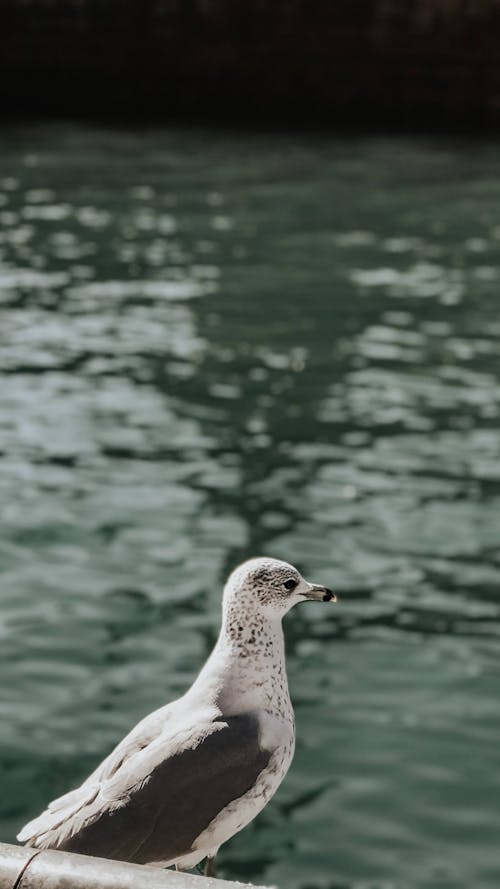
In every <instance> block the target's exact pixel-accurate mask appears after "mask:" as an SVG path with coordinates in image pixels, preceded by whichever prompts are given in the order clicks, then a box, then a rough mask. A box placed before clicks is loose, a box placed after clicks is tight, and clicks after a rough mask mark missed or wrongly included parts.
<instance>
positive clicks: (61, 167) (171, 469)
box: [0, 127, 500, 889]
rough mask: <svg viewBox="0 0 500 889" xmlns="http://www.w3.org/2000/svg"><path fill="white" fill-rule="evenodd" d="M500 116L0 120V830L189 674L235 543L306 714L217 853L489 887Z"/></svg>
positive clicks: (401, 880) (257, 873)
mask: <svg viewBox="0 0 500 889" xmlns="http://www.w3.org/2000/svg"><path fill="white" fill-rule="evenodd" d="M499 173H500V166H499V163H498V160H497V157H496V152H495V150H494V149H492V148H489V147H488V146H484V147H483V148H478V147H477V146H475V148H474V150H472V149H469V148H467V146H451V145H444V144H435V145H432V144H423V143H422V144H419V145H411V144H409V143H403V142H391V141H386V142H382V141H376V140H373V141H357V142H352V143H348V142H340V141H333V140H330V141H329V140H313V139H310V140H307V139H299V138H291V139H290V138H289V139H285V138H281V139H273V138H271V137H259V138H258V137H252V138H247V139H243V138H242V139H228V138H227V137H224V136H222V135H214V134H208V133H200V134H196V133H189V134H187V133H174V134H161V133H151V134H149V135H144V136H141V137H139V136H134V135H133V134H127V133H101V132H99V131H97V130H90V129H84V128H81V129H76V128H74V129H70V128H42V127H35V128H32V129H25V130H24V131H20V130H17V131H15V130H11V131H7V133H6V135H5V136H4V142H3V148H2V149H1V153H0V180H1V181H0V223H1V231H0V305H1V313H2V324H1V328H0V337H1V360H2V367H3V378H2V387H1V390H0V424H1V429H2V436H1V448H2V459H1V461H0V486H1V503H2V531H3V533H2V539H1V542H0V558H1V565H2V572H3V578H2V580H3V582H2V606H3V607H2V609H1V613H0V639H1V640H2V647H1V653H0V658H1V661H2V676H3V681H2V691H1V700H2V712H3V719H2V725H1V729H0V770H1V771H2V779H3V786H4V794H3V802H2V806H1V810H0V814H1V824H2V828H3V830H2V838H3V839H5V840H6V841H9V840H12V839H13V836H14V833H15V830H16V828H17V827H18V826H19V825H20V824H21V823H22V822H23V821H24V820H25V819H26V818H27V817H29V816H30V815H32V814H33V813H34V812H36V811H37V809H39V808H40V807H41V806H42V805H44V804H45V802H46V801H47V799H49V798H51V797H53V796H54V795H56V794H57V793H59V792H63V791H64V790H65V789H67V787H68V785H69V784H71V783H72V782H75V781H76V780H77V779H78V778H80V777H82V776H84V775H85V774H86V772H87V771H88V770H89V769H90V767H91V766H92V765H93V764H94V763H95V761H96V759H98V758H99V757H101V756H103V755H104V754H105V753H106V752H107V751H108V749H109V748H110V746H111V745H112V744H114V743H115V741H116V740H117V739H118V738H119V737H121V735H122V734H123V733H124V732H125V731H126V730H127V729H128V728H129V727H130V725H131V724H132V723H133V722H134V721H135V720H137V719H138V718H139V717H140V716H141V715H142V714H143V713H144V712H146V711H147V710H149V709H153V708H154V707H156V706H158V704H159V703H161V702H162V701H163V700H164V699H165V700H166V699H168V698H169V697H171V696H173V695H174V694H177V693H179V692H180V691H182V689H183V688H185V686H186V684H188V683H189V682H190V681H191V680H192V678H193V675H194V673H195V672H196V669H197V668H198V666H199V664H200V663H201V661H202V659H203V657H204V656H205V655H206V653H207V652H208V650H209V648H210V646H211V645H212V643H213V640H214V637H215V634H216V632H217V625H218V619H219V616H218V615H219V611H218V609H219V598H220V586H221V583H222V580H223V578H224V576H225V574H226V572H227V571H228V569H229V568H230V567H231V566H233V565H234V564H235V562H236V561H237V560H239V559H241V558H243V557H245V556H247V555H252V554H255V553H265V552H268V553H272V554H275V555H277V556H281V557H283V558H288V559H290V560H291V561H294V562H295V563H297V564H298V565H299V566H300V567H301V568H302V569H303V570H304V572H305V573H306V574H307V575H308V576H310V577H311V578H314V579H316V580H321V581H323V582H328V583H329V584H330V585H332V586H335V587H336V588H337V589H338V590H339V591H340V594H341V604H340V605H339V607H338V608H337V610H336V611H335V612H334V611H333V609H332V610H331V611H329V613H328V616H325V612H324V611H323V610H321V609H315V608H312V607H310V608H302V609H300V610H297V613H295V614H293V615H291V616H290V618H289V619H288V622H287V641H288V650H289V673H290V678H291V685H292V691H293V697H294V699H295V701H296V704H297V708H296V709H297V722H298V736H299V740H298V748H297V754H296V760H295V762H294V766H293V769H292V771H291V773H290V775H289V776H288V778H287V781H286V782H285V784H284V785H283V787H282V789H281V791H280V793H279V795H278V796H277V798H276V800H275V801H274V803H273V804H272V805H271V806H269V807H268V808H267V809H266V811H265V812H264V813H263V814H262V815H261V816H260V818H259V819H258V820H257V822H255V824H254V825H253V826H252V827H251V828H249V829H248V830H247V831H245V832H244V833H243V834H241V835H240V836H239V837H238V838H236V839H235V840H233V841H232V843H231V844H229V845H228V846H227V847H225V849H224V851H223V854H222V860H223V865H224V869H225V873H226V874H227V876H232V877H235V878H243V879H246V878H248V879H253V880H256V881H261V882H277V883H278V884H280V885H282V886H285V885H286V886H290V887H304V889H305V887H316V886H318V887H340V886H342V887H345V886H348V887H352V889H362V887H363V889H369V887H370V889H375V887H377V889H380V887H386V886H387V887H388V886H395V887H400V886H401V887H403V886H404V887H405V889H406V887H408V889H411V887H418V889H420V887H426V889H441V887H451V886H453V887H461V886H464V887H465V886H467V887H468V886H471V885H474V887H475V889H478V887H485V889H490V887H497V886H498V880H499V878H500V865H499V861H498V851H497V850H498V831H499V827H500V807H499V805H498V798H499V793H498V791H499V788H498V774H499V770H498V733H499V730H500V711H499V705H498V690H497V689H498V679H499V667H498V637H499V635H500V632H499V628H500V621H499V616H500V606H499V593H498V589H499V578H500V554H499V553H500V551H499V547H498V541H499V532H500V469H499V467H500V462H499V457H500V454H499V451H500V437H499V435H498V416H499V411H500V385H499V383H500V357H499V351H498V335H499V333H500V320H499V315H498V246H499V236H500V217H499V210H498V207H499V206H500V205H499V201H498V198H499V196H500V179H499Z"/></svg>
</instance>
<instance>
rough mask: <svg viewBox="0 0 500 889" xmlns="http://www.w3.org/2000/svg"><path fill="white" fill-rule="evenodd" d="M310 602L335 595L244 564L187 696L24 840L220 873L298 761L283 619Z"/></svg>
mask: <svg viewBox="0 0 500 889" xmlns="http://www.w3.org/2000/svg"><path fill="white" fill-rule="evenodd" d="M307 600H316V601H324V602H334V601H336V596H335V594H334V593H333V592H332V591H331V590H330V589H329V588H328V587H325V586H322V585H319V584H313V583H309V582H308V581H306V580H305V579H304V578H303V577H302V575H301V574H300V572H299V571H298V570H297V569H296V568H294V567H293V566H292V565H290V564H288V563H287V562H283V561H281V560H279V559H274V558H268V557H261V558H254V559H250V560H248V561H246V562H243V564H241V565H239V566H238V567H237V568H236V569H235V570H234V571H233V572H232V573H231V574H230V576H229V578H228V580H227V583H226V585H225V587H224V591H223V598H222V621H221V628H220V633H219V636H218V639H217V642H216V644H215V646H214V648H213V650H212V652H211V654H210V656H209V657H208V660H207V661H206V663H205V664H204V666H203V667H202V669H201V671H200V672H199V674H198V676H197V677H196V679H195V681H194V682H193V684H192V685H191V687H190V688H189V689H188V691H187V692H186V693H185V694H184V695H183V696H182V697H180V698H178V699H177V700H175V701H172V702H171V703H168V704H166V705H165V706H162V707H160V708H159V709H158V710H155V711H153V712H152V713H150V714H149V715H148V716H146V717H145V718H144V719H142V720H141V721H140V722H139V723H138V724H137V725H136V726H135V728H133V729H132V730H131V731H130V732H129V734H128V735H126V737H125V738H124V739H123V740H122V741H121V742H120V743H119V744H118V745H117V746H116V747H115V749H114V750H113V751H112V752H111V753H110V754H109V756H107V757H106V758H105V759H104V761H103V762H102V763H101V764H100V765H99V766H97V768H96V769H95V770H94V771H93V772H92V774H91V775H89V777H88V778H87V779H86V780H85V781H84V782H83V783H82V784H81V786H80V787H78V788H77V789H76V790H71V791H70V792H69V793H66V794H65V795H64V796H61V797H59V798H58V799H56V800H54V801H53V802H51V803H49V805H48V807H47V809H46V810H45V811H44V812H43V813H42V814H41V815H39V816H38V817H37V818H35V819H34V820H32V821H30V822H29V823H28V824H26V825H25V826H24V827H23V828H22V830H21V831H20V833H19V834H18V836H17V839H18V840H19V842H22V843H26V844H27V845H28V846H33V847H36V848H37V849H61V850H65V851H69V852H77V853H80V854H84V855H93V856H98V857H101V858H112V859H118V860H122V861H129V862H134V863H136V864H150V865H155V866H158V867H168V866H172V865H173V866H175V867H176V868H177V869H178V870H188V869H191V868H193V867H195V866H197V865H199V864H200V862H202V861H203V859H205V873H206V874H208V875H214V874H215V856H216V855H217V852H218V850H219V848H220V847H221V845H222V844H223V843H225V842H226V841H227V840H229V839H230V838H231V837H232V836H233V835H234V834H236V833H237V832H238V831H240V830H241V829H242V828H243V827H245V826H246V825H247V824H249V822H250V821H252V819H253V818H254V817H255V816H256V815H257V814H258V813H259V812H260V811H261V810H262V809H263V808H264V806H265V805H266V804H267V802H268V801H269V800H270V799H271V797H272V796H273V794H274V793H275V791H276V790H277V789H278V787H279V785H280V784H281V782H282V780H283V778H284V777H285V775H286V773H287V771H288V768H289V766H290V764H291V762H292V758H293V754H294V749H295V720H294V713H293V707H292V702H291V699H290V693H289V689H288V680H287V673H286V666H285V647H284V637H283V629H282V618H283V617H284V615H285V614H286V613H287V612H288V611H289V610H290V609H291V608H292V607H293V606H294V605H296V604H298V603H299V602H304V601H307Z"/></svg>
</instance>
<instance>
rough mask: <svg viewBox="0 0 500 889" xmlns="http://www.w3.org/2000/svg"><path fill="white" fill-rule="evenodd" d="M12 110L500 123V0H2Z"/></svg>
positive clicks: (2, 89)
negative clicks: (413, 0) (499, 48)
mask: <svg viewBox="0 0 500 889" xmlns="http://www.w3.org/2000/svg"><path fill="white" fill-rule="evenodd" d="M0 35H1V36H0V54H1V55H0V59H1V61H0V81H1V86H0V97H1V108H2V113H4V114H5V113H9V114H23V115H24V114H26V113H29V114H47V113H50V114H58V115H65V116H68V115H69V116H71V117H74V116H75V115H78V114H85V115H86V116H93V117H94V116H98V117H101V118H102V117H104V118H106V119H110V118H145V117H146V118H154V119H155V120H172V119H179V118H182V119H193V118H195V119H198V120H201V119H202V120H210V121H213V120H214V119H218V120H225V121H227V120H238V121H240V122H242V123H245V124H248V123H250V122H272V123H273V124H274V125H276V124H278V123H280V124H286V125H290V124H294V125H297V124H301V123H304V122H305V121H308V122H311V123H314V124H319V125H321V126H325V125H326V126H329V127H332V126H334V127H337V128H338V127H339V126H350V127H352V126H355V127H358V128H366V127H369V126H376V127H381V126H383V127H391V128H405V129H410V130H413V129H416V128H422V127H424V128H428V127H433V128H435V127H438V128H439V129H446V128H448V129H450V128H453V129H457V128H459V129H464V128H468V127H473V128H483V129H484V128H486V127H491V126H493V127H495V128H497V127H498V125H499V122H500V53H499V51H498V47H499V40H500V3H499V2H498V0H419V2H417V3H415V2H410V0H274V2H271V0H237V2H234V0H2V3H1V4H0Z"/></svg>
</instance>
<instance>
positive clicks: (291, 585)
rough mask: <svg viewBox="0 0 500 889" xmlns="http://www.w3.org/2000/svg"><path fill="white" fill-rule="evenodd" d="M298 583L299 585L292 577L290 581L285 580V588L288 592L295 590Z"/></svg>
mask: <svg viewBox="0 0 500 889" xmlns="http://www.w3.org/2000/svg"><path fill="white" fill-rule="evenodd" d="M297 583H298V581H297V580H294V579H293V577H291V578H290V580H285V582H284V584H283V586H284V587H285V589H286V590H294V589H295V587H296V586H297Z"/></svg>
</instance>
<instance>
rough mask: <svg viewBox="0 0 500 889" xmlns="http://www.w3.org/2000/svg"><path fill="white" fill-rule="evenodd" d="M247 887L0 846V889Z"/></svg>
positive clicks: (105, 860) (83, 857)
mask: <svg viewBox="0 0 500 889" xmlns="http://www.w3.org/2000/svg"><path fill="white" fill-rule="evenodd" d="M249 885H250V884H248V883H234V882H231V881H229V880H218V879H215V878H214V877H202V876H194V875H193V874H185V873H179V872H177V871H172V870H161V869H159V868H157V867H148V866H146V865H142V864H127V863H126V862H124V861H113V860H111V859H109V858H92V857H91V856H89V855H74V854H73V853H72V852H57V851H54V850H52V849H47V850H38V849H33V848H30V847H27V846H9V845H7V844H6V843H0V889H242V887H244V886H249Z"/></svg>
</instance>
